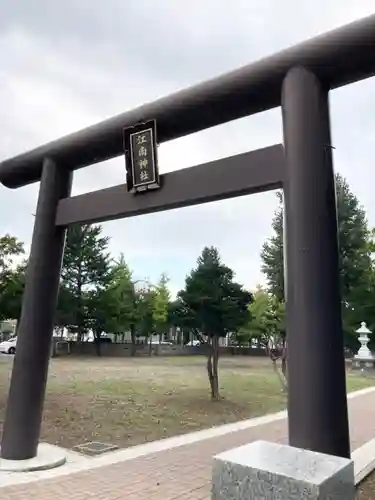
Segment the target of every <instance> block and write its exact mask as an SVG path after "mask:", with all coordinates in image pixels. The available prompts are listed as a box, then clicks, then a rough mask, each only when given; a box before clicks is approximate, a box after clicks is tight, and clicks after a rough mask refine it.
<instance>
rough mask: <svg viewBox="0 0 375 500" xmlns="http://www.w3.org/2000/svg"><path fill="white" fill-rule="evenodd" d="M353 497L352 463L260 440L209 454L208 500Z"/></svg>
mask: <svg viewBox="0 0 375 500" xmlns="http://www.w3.org/2000/svg"><path fill="white" fill-rule="evenodd" d="M302 498H303V499H304V500H328V499H329V500H354V499H355V486H354V465H353V461H352V460H349V459H346V458H340V457H334V456H331V455H324V454H321V453H316V452H312V451H308V450H302V449H299V448H293V447H290V446H286V445H280V444H276V443H268V442H266V441H256V442H254V443H251V444H248V445H245V446H241V447H240V448H235V449H233V450H229V451H226V452H224V453H221V454H219V455H217V456H215V457H214V465H213V474H212V500H251V499H254V500H255V499H257V500H260V499H267V500H276V499H277V500H300V499H302Z"/></svg>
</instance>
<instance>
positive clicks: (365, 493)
mask: <svg viewBox="0 0 375 500" xmlns="http://www.w3.org/2000/svg"><path fill="white" fill-rule="evenodd" d="M374 499H375V472H373V473H372V474H370V475H369V476H368V477H367V478H366V479H365V480H364V481H362V482H361V483H360V484H359V485H358V486H357V500H374Z"/></svg>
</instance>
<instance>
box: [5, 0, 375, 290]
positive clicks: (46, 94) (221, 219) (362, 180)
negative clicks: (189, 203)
mask: <svg viewBox="0 0 375 500" xmlns="http://www.w3.org/2000/svg"><path fill="white" fill-rule="evenodd" d="M373 6H374V2H373V0H325V1H323V0H316V2H299V1H297V0H283V1H280V0H262V1H261V2H251V1H249V0H231V1H228V0H157V1H156V0H106V1H105V2H101V1H99V0H64V2H57V1H54V0H33V1H32V2H31V1H29V2H28V1H26V0H2V2H1V15H0V61H1V64H0V104H1V106H0V117H1V119H0V159H5V158H6V157H9V156H12V155H13V154H17V153H21V152H24V151H25V150H28V149H30V148H33V147H36V146H39V145H41V144H42V143H44V142H47V141H50V140H52V139H55V138H58V137H60V136H61V135H65V134H67V133H70V132H73V131H74V130H78V129H80V128H82V127H85V126H87V125H90V124H92V123H95V122H97V121H100V120H102V119H105V118H108V117H110V116H112V115H115V114H118V113H120V112H122V111H125V110H127V109H131V108H133V107H136V106H138V105H140V104H142V103H144V102H147V101H151V100H154V99H155V98H158V97H161V96H163V95H167V94H168V93H171V92H174V91H176V90H178V89H180V88H183V87H186V86H189V85H191V84H194V83H198V82H200V81H202V80H205V79H207V78H211V77H214V76H215V75H217V74H220V73H223V72H226V71H229V70H231V69H235V68H236V67H238V66H241V65H244V64H247V63H249V62H251V61H253V60H256V59H258V58H261V57H263V56H267V55H269V54H271V53H273V52H275V51H278V50H281V49H283V48H285V47H287V46H289V45H292V44H294V43H298V42H299V41H302V40H304V39H305V38H310V37H312V36H315V35H317V34H320V33H322V32H324V31H326V30H330V29H333V28H335V27H338V26H340V25H342V24H345V23H348V22H350V21H352V20H355V19H358V18H360V17H363V16H366V15H369V14H371V13H372V11H373V10H374V8H373ZM331 110H332V124H333V144H334V146H335V148H336V149H335V153H334V154H335V167H336V169H337V170H338V171H339V172H341V173H342V174H343V175H344V176H345V177H346V178H347V179H348V181H349V183H350V185H351V187H352V189H353V191H354V192H355V193H356V194H357V196H358V197H359V199H360V201H361V203H362V204H363V206H364V207H365V209H366V210H367V214H368V219H369V222H370V224H372V225H375V201H374V199H373V197H372V196H371V195H372V192H371V191H372V189H373V188H372V186H373V185H374V184H375V168H374V167H375V165H374V160H373V142H374V137H375V118H374V116H375V82H374V81H373V80H367V81H364V82H361V83H358V84H355V85H352V86H350V87H346V88H343V89H340V90H337V91H335V92H334V93H332V94H331ZM281 141H282V135H281V113H280V109H276V110H273V111H271V112H267V113H262V114H260V115H257V116H252V117H250V118H247V119H243V120H238V121H236V122H232V123H230V124H226V125H223V126H220V127H215V128H213V129H210V130H207V131H204V132H200V133H198V134H193V135H191V136H188V137H185V138H182V139H179V140H176V141H173V142H169V143H165V144H162V145H161V146H160V148H159V150H160V152H159V159H160V169H161V172H162V173H164V172H168V171H172V170H177V169H179V168H184V167H187V166H191V165H194V164H197V163H201V162H204V161H209V160H213V159H216V158H221V157H225V156H228V155H232V154H236V153H240V152H245V151H248V150H252V149H257V148H259V147H263V146H267V145H271V144H274V143H278V142H281ZM123 182H124V160H123V158H119V159H116V160H112V161H110V162H106V163H102V164H99V165H94V166H92V167H88V168H86V169H84V170H82V171H79V172H77V173H76V174H75V177H74V190H73V191H74V193H73V194H78V193H84V192H89V191H93V190H96V189H100V188H103V187H108V186H112V185H115V184H120V183H123ZM37 188H38V186H37V185H33V186H29V187H26V188H22V189H19V190H17V191H12V190H8V189H6V188H4V187H2V186H1V187H0V230H1V231H0V234H4V233H6V232H9V233H11V234H13V235H15V236H17V237H18V238H20V239H21V240H23V241H25V242H26V243H27V244H29V243H30V238H31V233H32V224H33V217H32V213H34V210H35V205H36V198H37ZM275 207H276V197H275V194H274V193H267V194H261V195H254V196H251V197H245V198H238V199H236V200H229V201H224V202H219V203H213V204H207V205H203V206H198V207H192V208H185V209H180V210H173V211H169V212H165V213H158V214H154V215H147V216H142V217H137V218H133V219H126V220H122V221H121V220H120V221H116V222H108V223H106V224H104V231H105V233H106V234H107V235H108V236H110V237H111V243H110V249H111V251H112V252H113V254H114V255H117V254H119V253H120V252H123V253H124V254H125V258H126V259H127V261H128V262H129V264H130V266H131V268H132V269H133V270H134V273H135V275H136V277H137V278H145V277H148V278H149V279H151V280H152V281H156V280H157V279H158V276H159V275H160V273H161V272H167V274H168V275H169V276H170V278H171V288H172V290H173V291H176V290H178V289H179V288H180V287H182V286H183V283H184V278H185V275H186V273H187V272H189V270H190V269H191V268H192V267H193V266H194V265H195V261H196V259H197V256H198V255H199V253H200V252H201V250H202V248H203V247H204V246H205V245H215V246H217V247H218V248H219V250H220V252H221V254H222V257H223V259H224V261H225V262H226V263H227V264H228V265H230V266H232V267H233V268H234V270H235V271H236V274H237V279H238V280H239V281H240V282H242V283H244V284H245V285H246V286H248V287H250V288H252V287H254V286H255V285H256V284H257V283H260V282H263V280H264V278H263V277H262V274H261V271H260V264H261V263H260V258H259V253H260V250H261V247H262V243H263V242H264V240H265V238H267V237H268V236H270V234H271V227H270V224H271V219H272V214H273V212H274V210H275Z"/></svg>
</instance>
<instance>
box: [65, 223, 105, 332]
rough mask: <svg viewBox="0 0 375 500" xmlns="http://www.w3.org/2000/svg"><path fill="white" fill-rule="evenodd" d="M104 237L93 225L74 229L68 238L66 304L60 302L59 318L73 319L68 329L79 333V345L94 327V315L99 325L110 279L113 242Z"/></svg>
mask: <svg viewBox="0 0 375 500" xmlns="http://www.w3.org/2000/svg"><path fill="white" fill-rule="evenodd" d="M101 234H102V227H101V226H89V225H83V226H80V225H75V226H71V227H70V228H69V230H68V234H67V241H66V246H65V254H64V260H63V268H62V272H61V285H62V287H63V290H65V291H64V299H65V300H64V301H63V300H62V299H61V300H59V305H58V314H57V315H58V316H60V317H62V316H63V317H67V318H69V321H70V324H69V325H67V326H68V327H69V328H70V329H71V330H74V331H76V332H77V339H78V341H82V339H83V336H84V334H85V333H86V332H87V330H88V328H90V326H92V315H93V314H97V316H98V318H97V319H98V321H99V316H100V315H99V310H101V307H102V305H103V300H104V296H103V291H104V289H105V288H106V287H107V285H108V282H109V279H110V255H109V253H108V252H107V247H108V241H109V238H107V237H105V236H102V235H101ZM63 308H64V309H63ZM100 317H101V316H100ZM96 326H97V327H98V328H97V329H96V333H98V331H99V325H98V324H97V325H96Z"/></svg>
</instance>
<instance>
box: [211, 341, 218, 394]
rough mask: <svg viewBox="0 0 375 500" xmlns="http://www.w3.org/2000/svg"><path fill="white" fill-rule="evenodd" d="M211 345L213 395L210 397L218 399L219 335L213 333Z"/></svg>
mask: <svg viewBox="0 0 375 500" xmlns="http://www.w3.org/2000/svg"><path fill="white" fill-rule="evenodd" d="M212 347H213V359H212V362H213V366H212V374H213V395H212V399H214V400H215V401H218V400H219V399H220V392H219V372H218V365H219V337H218V336H217V335H214V337H213V338H212Z"/></svg>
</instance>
